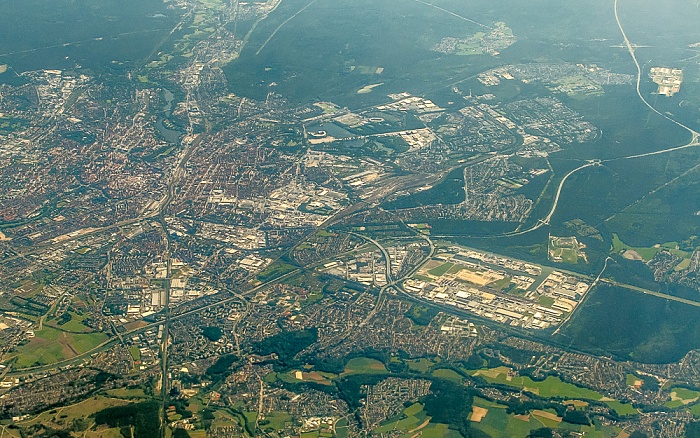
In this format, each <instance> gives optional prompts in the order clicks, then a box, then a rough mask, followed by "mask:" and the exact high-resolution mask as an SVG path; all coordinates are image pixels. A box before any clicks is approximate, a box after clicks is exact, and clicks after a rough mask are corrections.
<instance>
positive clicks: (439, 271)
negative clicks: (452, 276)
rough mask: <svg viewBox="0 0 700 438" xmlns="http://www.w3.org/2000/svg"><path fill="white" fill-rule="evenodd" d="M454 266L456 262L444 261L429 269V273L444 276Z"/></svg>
mask: <svg viewBox="0 0 700 438" xmlns="http://www.w3.org/2000/svg"><path fill="white" fill-rule="evenodd" d="M453 266H454V263H443V264H441V265H440V266H438V267H436V268H433V269H431V270H429V271H428V274H430V275H434V276H436V277H441V276H443V275H444V274H445V273H446V272H447V271H449V270H450V269H452V267H453Z"/></svg>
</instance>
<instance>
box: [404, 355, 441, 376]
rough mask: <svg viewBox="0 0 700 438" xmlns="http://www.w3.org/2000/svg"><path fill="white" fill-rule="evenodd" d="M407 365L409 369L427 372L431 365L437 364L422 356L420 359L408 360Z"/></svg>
mask: <svg viewBox="0 0 700 438" xmlns="http://www.w3.org/2000/svg"><path fill="white" fill-rule="evenodd" d="M406 365H407V366H408V369H410V370H413V371H418V372H421V373H427V372H428V370H429V369H430V367H432V366H433V365H435V363H434V362H433V361H431V360H430V359H427V358H425V357H421V358H420V359H416V360H407V361H406Z"/></svg>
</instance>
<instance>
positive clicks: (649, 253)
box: [612, 233, 691, 269]
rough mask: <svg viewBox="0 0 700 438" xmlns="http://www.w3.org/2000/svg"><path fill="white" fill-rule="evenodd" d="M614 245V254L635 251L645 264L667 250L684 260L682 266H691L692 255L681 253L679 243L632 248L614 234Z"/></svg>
mask: <svg viewBox="0 0 700 438" xmlns="http://www.w3.org/2000/svg"><path fill="white" fill-rule="evenodd" d="M612 244H613V248H612V252H614V253H616V254H620V253H622V252H624V251H627V250H631V251H635V252H636V253H637V254H639V255H640V256H641V257H642V259H644V261H645V262H648V261H649V260H651V259H653V258H654V256H655V255H656V253H658V252H659V251H661V250H662V249H665V250H667V251H668V252H670V253H671V254H673V255H675V256H677V257H680V258H682V259H683V261H682V262H681V264H684V265H685V266H686V267H687V266H689V265H690V256H691V254H690V253H688V252H686V251H681V250H680V249H678V242H666V243H662V244H658V245H656V246H652V247H648V248H644V247H632V246H630V245H627V244H625V243H624V242H623V241H622V240H620V237H619V236H618V235H617V234H616V233H613V240H612ZM686 260H687V261H686ZM679 266H680V265H679ZM681 269H683V268H681Z"/></svg>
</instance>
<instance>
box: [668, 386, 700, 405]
mask: <svg viewBox="0 0 700 438" xmlns="http://www.w3.org/2000/svg"><path fill="white" fill-rule="evenodd" d="M669 392H670V393H671V400H669V401H667V402H666V403H665V404H664V406H666V407H667V408H679V407H681V406H684V405H690V404H693V403H695V402H697V401H698V400H700V391H693V390H690V389H686V388H678V387H674V388H671V389H670V390H669Z"/></svg>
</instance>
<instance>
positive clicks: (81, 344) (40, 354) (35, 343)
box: [3, 326, 108, 368]
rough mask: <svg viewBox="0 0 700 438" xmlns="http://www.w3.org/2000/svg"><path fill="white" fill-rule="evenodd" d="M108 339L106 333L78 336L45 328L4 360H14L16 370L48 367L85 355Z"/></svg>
mask: <svg viewBox="0 0 700 438" xmlns="http://www.w3.org/2000/svg"><path fill="white" fill-rule="evenodd" d="M107 339H108V337H107V335H106V334H104V333H86V334H76V333H68V332H62V331H59V330H57V329H55V328H52V327H49V326H44V328H43V329H41V330H37V331H36V332H35V337H34V338H32V339H31V340H30V341H29V342H28V343H26V344H24V345H21V346H19V347H17V349H16V351H14V352H12V353H9V354H8V355H7V356H6V357H5V358H3V360H4V361H5V362H7V361H12V360H14V361H15V362H14V367H15V368H27V367H31V366H37V365H48V364H52V363H56V362H59V361H61V360H64V359H70V358H71V357H74V356H77V355H79V354H82V353H85V352H86V351H89V350H91V349H93V348H95V347H96V346H98V345H99V344H101V343H102V342H104V341H106V340H107Z"/></svg>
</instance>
